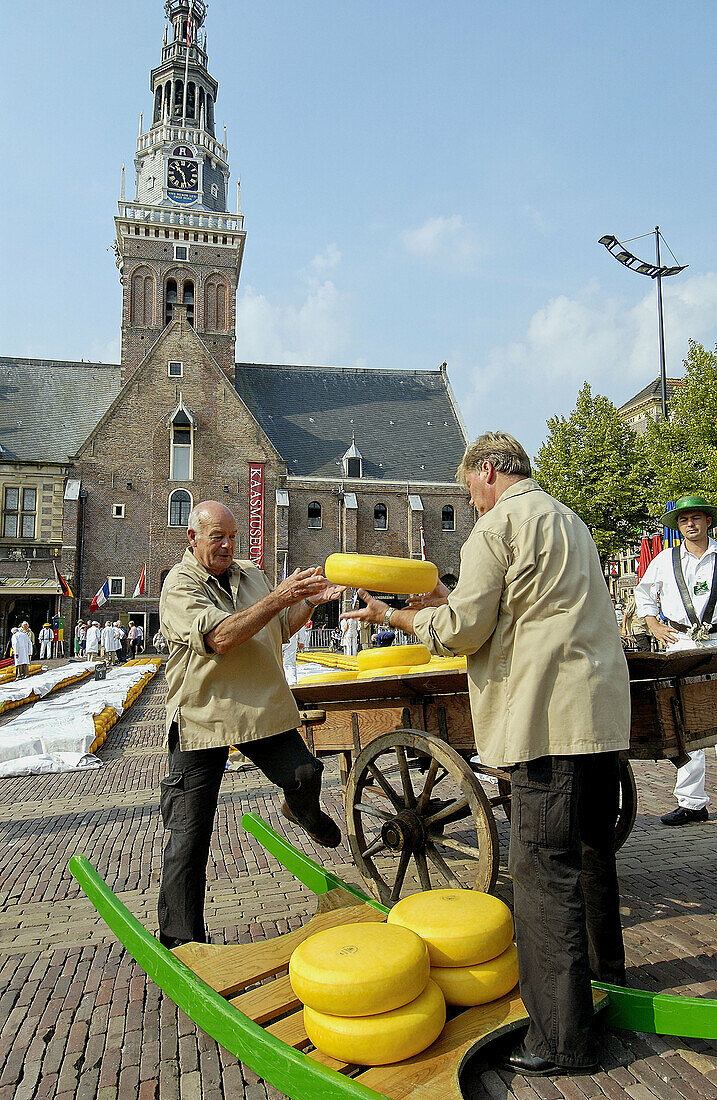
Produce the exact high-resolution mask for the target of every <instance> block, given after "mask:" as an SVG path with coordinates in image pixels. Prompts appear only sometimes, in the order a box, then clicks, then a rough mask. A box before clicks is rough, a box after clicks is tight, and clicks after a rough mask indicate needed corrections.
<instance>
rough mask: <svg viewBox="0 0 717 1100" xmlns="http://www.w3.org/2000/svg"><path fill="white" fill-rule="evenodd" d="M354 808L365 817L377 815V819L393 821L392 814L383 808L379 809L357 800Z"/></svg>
mask: <svg viewBox="0 0 717 1100" xmlns="http://www.w3.org/2000/svg"><path fill="white" fill-rule="evenodd" d="M356 809H357V810H360V811H361V813H362V814H366V816H367V817H377V818H378V819H379V821H393V814H387V813H386V811H385V810H379V809H378V807H376V806H368V805H367V804H366V803H365V802H357V803H356Z"/></svg>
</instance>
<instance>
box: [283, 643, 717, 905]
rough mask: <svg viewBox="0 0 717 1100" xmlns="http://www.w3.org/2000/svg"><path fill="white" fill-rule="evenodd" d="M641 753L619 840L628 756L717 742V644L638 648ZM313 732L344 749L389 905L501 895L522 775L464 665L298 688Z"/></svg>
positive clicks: (378, 884) (320, 745) (349, 819)
mask: <svg viewBox="0 0 717 1100" xmlns="http://www.w3.org/2000/svg"><path fill="white" fill-rule="evenodd" d="M627 660H628V668H629V671H630V689H631V697H632V729H631V736H630V749H629V752H628V753H625V754H624V759H622V760H621V772H620V810H619V815H618V821H617V838H616V839H617V846H618V847H620V846H621V845H622V844H623V843H624V841H625V839H626V838H627V836H628V835H629V833H630V830H631V829H632V826H633V824H634V821H635V815H636V812H637V789H636V786H635V779H634V775H633V772H632V768H631V767H630V763H629V759H628V757H631V758H633V759H665V758H669V759H671V760H673V762H674V763H675V764H676V765H677V766H679V764H680V763H683V762H684V760H685V759H686V752H688V751H692V750H694V749H697V748H703V747H706V746H708V745H714V744H715V743H717V695H716V694H715V693H716V692H717V680H715V679H713V678H712V676H713V675H714V674H715V673H717V652H716V651H714V650H704V649H703V650H695V651H690V652H687V653H678V654H673V655H669V656H668V655H660V654H628V658H627ZM293 691H294V696H295V698H296V700H297V702H298V704H299V707H300V708H301V719H302V726H303V732H304V737H305V739H306V741H307V744H308V745H309V747H310V748H311V749H312V751H314V752H316V753H317V754H318V755H322V754H325V753H332V754H333V753H335V754H338V756H339V765H340V771H341V781H342V786H343V792H344V801H345V809H346V827H347V834H348V839H349V843H350V846H351V852H352V855H353V858H354V861H355V863H356V866H357V868H358V870H359V872H360V874H361V876H362V878H363V880H364V882H365V883H366V885H367V886H368V887H369V889H370V890H371V891H372V892H373V894H374V895H375V896H376V897H378V898H379V900H380V901H382V902H383V903H384V904H385V905H391V904H393V903H394V902H395V901H397V900H398V899H399V897H401V896H402V895H403V893H406V892H412V891H414V890H416V889H424V890H427V889H431V888H432V887H434V886H445V885H452V886H475V888H476V889H479V890H486V891H491V890H492V889H493V887H494V886H495V882H496V878H497V875H498V868H499V844H498V831H497V828H496V822H495V810H496V808H498V807H502V808H503V809H504V811H505V813H506V815H508V816H509V815H510V772H509V771H507V770H505V769H501V768H489V767H486V766H485V765H483V764H482V763H481V762H480V760H479V759H478V758H477V756H476V755H475V753H476V749H475V739H474V734H473V724H472V721H471V714H470V706H469V701H468V684H467V677H466V674H465V673H464V672H455V671H453V672H435V671H427V672H425V673H422V672H416V673H411V674H410V675H403V676H394V677H387V678H385V679H377V680H366V681H363V680H356V681H346V682H337V683H330V684H310V685H302V684H301V683H299V684H297V685H296V686H295V687H294V688H293Z"/></svg>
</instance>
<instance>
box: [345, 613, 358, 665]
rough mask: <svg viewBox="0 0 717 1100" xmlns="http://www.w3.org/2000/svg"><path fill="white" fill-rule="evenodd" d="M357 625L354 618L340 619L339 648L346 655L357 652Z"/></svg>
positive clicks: (351, 655) (352, 655) (353, 654)
mask: <svg viewBox="0 0 717 1100" xmlns="http://www.w3.org/2000/svg"><path fill="white" fill-rule="evenodd" d="M358 635H359V627H358V623H357V622H356V620H355V619H343V620H342V621H341V648H342V649H343V651H344V654H345V655H346V656H347V657H355V656H356V654H357V653H358Z"/></svg>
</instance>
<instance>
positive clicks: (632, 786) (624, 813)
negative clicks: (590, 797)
mask: <svg viewBox="0 0 717 1100" xmlns="http://www.w3.org/2000/svg"><path fill="white" fill-rule="evenodd" d="M636 816H637V784H636V782H635V773H634V772H633V770H632V766H631V764H630V761H629V760H628V759H627V758H626V757H624V756H621V757H620V806H619V809H618V811H617V824H616V825H615V851H616V852H619V850H620V849H621V848H622V846H623V844H624V843H625V841H626V840H627V838H628V837H629V835H630V833H631V831H632V827H633V825H634V824H635V818H636Z"/></svg>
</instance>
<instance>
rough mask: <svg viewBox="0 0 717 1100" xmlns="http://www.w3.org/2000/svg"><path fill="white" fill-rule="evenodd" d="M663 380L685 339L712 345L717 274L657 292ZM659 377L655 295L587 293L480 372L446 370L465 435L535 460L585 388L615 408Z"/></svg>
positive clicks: (555, 309) (544, 318)
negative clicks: (495, 440) (512, 441)
mask: <svg viewBox="0 0 717 1100" xmlns="http://www.w3.org/2000/svg"><path fill="white" fill-rule="evenodd" d="M663 293H664V315H665V356H666V363H667V374H668V377H669V376H672V377H679V376H681V375H682V374H683V366H682V360H683V359H684V358H685V357H686V355H687V352H688V340H689V339H690V338H692V339H695V340H698V341H699V342H700V343H702V344H704V345H705V346H706V347H708V348H712V347H713V346H714V344H715V341H716V340H717V273H712V272H710V273H708V274H705V275H694V276H692V277H690V278H685V277H684V276H682V277H681V278H680V279H679V280H678V279H676V280H674V282H670V281H669V280H667V281H665V282H664V283H663ZM658 374H659V358H658V340H657V304H656V289H655V287H654V286H653V285H651V286H650V288H649V290H648V292H647V293H646V294H645V296H644V297H643V298H642V299H641V300H640V301H639V302H637V303H636V304H635V305H627V304H626V303H625V302H624V301H622V300H620V299H618V298H611V297H607V296H606V295H605V294H604V292H602V291H601V289H600V288H599V287H598V286H597V285H595V284H592V285H590V286H588V287H586V288H585V289H584V290H583V291H582V292H581V293H580V294H578V295H577V296H576V297H575V298H569V297H567V296H564V295H563V296H560V297H558V298H554V299H552V300H551V301H549V302H548V303H547V304H546V305H545V306H543V308H542V309H539V310H538V311H537V312H536V313H535V314H534V315H533V316H532V317H531V318H530V321H529V322H528V325H527V328H526V331H525V333H524V335H523V336H522V338H521V339H520V340H516V341H515V342H513V343H511V344H508V345H505V346H503V347H496V348H493V349H492V350H491V351H490V352H489V353H488V356H487V358H486V361H485V362H484V363H483V364H481V365H480V366H478V367H473V368H472V369H471V368H468V367H466V368H464V369H462V370H461V368H460V367H459V368H458V372H456V371H455V370H454V371H452V376H453V378H454V381H455V385H456V390H457V391H458V394H459V398H460V401H461V405H462V407H463V409H464V415H465V416H466V419H467V421H468V424H469V428H470V431H471V434H475V433H476V432H478V431H481V430H484V429H486V428H496V427H503V428H505V429H506V430H508V431H512V432H513V433H514V434H515V435H517V436H518V438H522V440H523V442H524V443H525V446H526V447H527V449H528V450H529V451H531V452H532V453H535V451H536V450H537V448H538V446H539V444H540V442H541V441H542V440H543V438H544V437H545V434H546V428H545V421H546V419H547V418H548V417H549V416H553V415H555V414H556V413H559V414H561V415H567V414H569V412H570V411H571V410H572V409H573V408H574V406H575V399H576V397H577V393H578V390H579V388H580V386H581V385H582V384H583V382H584V381H586V380H587V381H588V382H589V383H590V385H591V386H592V389H593V392H599V393H603V394H605V395H606V396H607V397H609V398H610V399H611V400H612V401H614V402H615V404H616V405H618V406H619V405H621V404H623V403H624V402H625V401H627V400H629V398H630V397H632V396H633V394H635V393H636V392H638V391H639V390H640V389H641V388H642V387H643V386H646V385H648V383H649V382H651V381H652V380H653V379H655V378H656V377H657V376H658Z"/></svg>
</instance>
